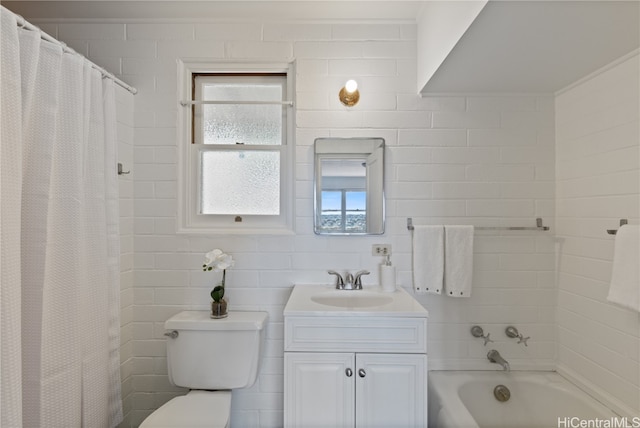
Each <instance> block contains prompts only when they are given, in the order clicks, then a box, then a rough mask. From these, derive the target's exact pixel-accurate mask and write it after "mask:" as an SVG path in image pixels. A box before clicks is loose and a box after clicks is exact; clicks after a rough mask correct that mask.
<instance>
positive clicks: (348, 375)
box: [344, 369, 353, 377]
mask: <svg viewBox="0 0 640 428" xmlns="http://www.w3.org/2000/svg"><path fill="white" fill-rule="evenodd" d="M344 373H345V374H346V375H347V377H351V376H353V370H351V369H346V370H345V371H344Z"/></svg>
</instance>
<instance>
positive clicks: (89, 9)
mask: <svg viewBox="0 0 640 428" xmlns="http://www.w3.org/2000/svg"><path fill="white" fill-rule="evenodd" d="M2 4H3V6H5V7H7V8H8V9H11V10H12V11H14V12H15V13H18V14H20V15H22V16H24V17H25V18H27V19H47V18H54V19H132V20H136V19H206V20H226V21H228V20H241V19H242V20H247V19H248V20H268V21H311V20H313V21H316V20H330V21H354V20H358V21H359V20H364V21H379V22H388V21H403V22H415V19H416V16H417V14H418V13H419V11H420V8H421V6H422V1H417V0H409V1H404V0H321V1H318V0H284V1H274V0H195V1H192V0H138V1H126V0H71V1H58V0H41V1H31V0H15V1H3V2H2Z"/></svg>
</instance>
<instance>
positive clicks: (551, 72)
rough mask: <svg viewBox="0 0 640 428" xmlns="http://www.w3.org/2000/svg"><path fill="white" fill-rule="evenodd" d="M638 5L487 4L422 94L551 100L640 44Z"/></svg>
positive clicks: (554, 2) (512, 2) (596, 3)
mask: <svg viewBox="0 0 640 428" xmlns="http://www.w3.org/2000/svg"><path fill="white" fill-rule="evenodd" d="M639 5H640V2H638V1H557V0H556V1H490V2H489V3H488V4H487V5H486V6H485V8H484V9H483V10H482V11H481V12H480V14H479V15H478V17H477V18H476V20H475V21H474V22H473V23H472V24H471V26H470V27H469V29H468V30H467V32H466V33H465V34H464V35H463V36H462V38H461V39H460V41H459V42H458V43H457V45H456V46H455V48H454V49H453V50H452V51H451V53H450V54H449V56H448V57H447V58H446V59H445V60H444V62H443V63H442V65H441V66H440V68H439V69H438V70H437V71H436V73H435V74H434V75H433V77H432V78H431V80H429V82H428V83H427V84H426V85H425V87H424V88H423V89H422V91H421V92H422V93H440V92H447V93H449V92H465V93H468V92H480V93H485V92H487V93H493V92H525V93H540V92H542V93H553V92H556V91H558V90H560V89H563V88H564V87H566V86H567V85H569V84H571V83H573V82H575V81H576V80H578V79H580V78H582V77H584V76H586V75H588V74H590V73H592V72H594V71H596V70H598V69H599V68H601V67H603V66H605V65H607V64H609V63H610V62H612V61H613V60H615V59H618V58H620V57H622V56H623V55H626V54H628V53H629V52H631V51H633V50H634V49H637V48H638V46H639V45H640V32H639V28H640V25H639V18H640V8H639Z"/></svg>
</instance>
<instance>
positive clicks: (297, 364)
mask: <svg viewBox="0 0 640 428" xmlns="http://www.w3.org/2000/svg"><path fill="white" fill-rule="evenodd" d="M354 363H355V356H354V354H350V353H349V354H347V353H345V354H342V353H305V352H285V354H284V366H285V369H284V381H285V387H284V409H285V410H284V425H285V427H289V428H313V427H317V428H327V427H331V428H333V427H338V428H351V427H353V426H354V423H355V405H354V400H355V391H354V377H355V371H356V370H355V364H354Z"/></svg>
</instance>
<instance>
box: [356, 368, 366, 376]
mask: <svg viewBox="0 0 640 428" xmlns="http://www.w3.org/2000/svg"><path fill="white" fill-rule="evenodd" d="M366 375H367V372H365V371H364V369H360V370H358V376H360V377H365V376H366Z"/></svg>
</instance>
